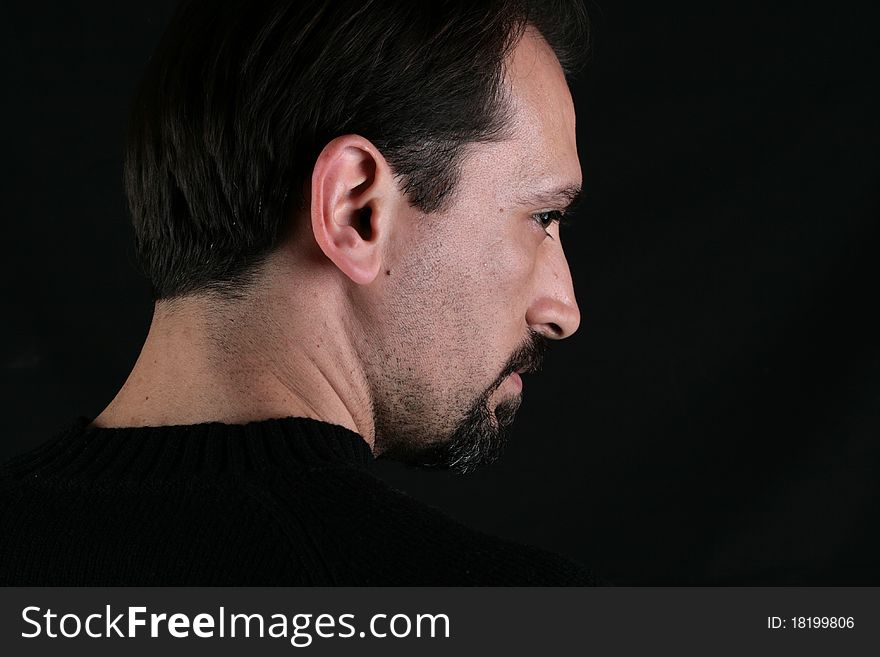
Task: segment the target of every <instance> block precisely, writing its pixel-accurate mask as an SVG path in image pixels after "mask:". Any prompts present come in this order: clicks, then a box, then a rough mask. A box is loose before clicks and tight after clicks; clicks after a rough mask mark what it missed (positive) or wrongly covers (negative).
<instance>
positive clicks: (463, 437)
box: [374, 330, 547, 474]
mask: <svg viewBox="0 0 880 657" xmlns="http://www.w3.org/2000/svg"><path fill="white" fill-rule="evenodd" d="M546 347H547V339H546V338H545V337H544V336H542V335H541V334H540V333H538V332H536V331H533V330H530V331H529V334H528V336H527V338H526V339H525V341H524V342H523V344H522V345H520V346H519V347H518V348H517V349H516V351H515V352H514V353H513V355H512V356H511V357H510V358H509V359H508V361H507V363H506V364H505V366H504V368H503V369H502V370H501V373H500V374H499V375H498V377H497V378H496V379H495V381H493V382H492V384H491V385H490V386H489V387H488V388H486V389H485V390H484V391H483V392H482V393H480V394H479V395H478V396H477V398H476V399H475V400H474V401H473V403H472V404H471V405H470V407H469V408H468V410H467V411H466V412H465V413H464V416H463V417H462V419H461V420H460V421H459V422H458V424H457V425H456V426H455V428H454V429H453V430H452V432H451V433H448V434H447V435H445V436H441V437H439V438H438V437H437V436H436V432H432V433H433V436H434V437H433V438H432V439H431V440H429V441H427V442H415V443H414V442H413V441H412V440H406V439H404V438H403V437H401V438H400V439H398V440H393V441H392V440H387V438H388V437H390V436H392V435H394V434H396V433H397V432H396V431H395V430H394V428H393V418H385V420H386V421H384V422H380V418H378V417H377V418H374V419H375V421H376V423H375V425H374V426H375V427H376V435H377V444H379V442H380V437H382V438H383V440H381V442H384V443H386V445H387V449H383V450H382V451H381V456H382V457H388V458H392V459H395V460H397V461H401V462H403V463H406V464H407V465H411V466H415V467H420V468H434V469H446V470H450V471H452V472H456V473H459V474H465V473H469V472H473V471H474V470H476V469H477V468H480V467H483V466H486V465H489V464H491V463H494V462H495V461H497V460H498V458H499V457H500V456H501V454H502V452H503V450H504V447H505V445H506V444H507V435H508V427H510V425H511V424H513V420H514V418H515V417H516V412H517V410H519V407H520V404H521V403H522V395H521V394H516V395H513V396H511V397H506V398H505V399H503V400H501V401H500V402H498V404H497V405H496V406H495V409H494V411H493V410H492V407H491V397H492V394H493V393H494V392H495V391H496V390H497V389H498V388H499V387H501V384H502V383H504V380H505V379H506V378H507V377H508V376H510V375H511V374H513V373H514V372H535V371H537V370H539V369H540V367H541V363H542V362H543V358H544V353H545V351H546ZM422 429H423V431H422V432H424V430H425V429H427V428H422ZM388 443H391V445H388Z"/></svg>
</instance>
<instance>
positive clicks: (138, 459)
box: [9, 417, 373, 479]
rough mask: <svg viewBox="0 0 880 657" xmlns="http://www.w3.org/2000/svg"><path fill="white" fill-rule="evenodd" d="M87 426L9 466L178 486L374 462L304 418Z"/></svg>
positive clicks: (340, 434)
mask: <svg viewBox="0 0 880 657" xmlns="http://www.w3.org/2000/svg"><path fill="white" fill-rule="evenodd" d="M91 421H92V420H91V419H90V418H86V417H78V418H77V419H76V420H74V421H73V422H72V423H71V424H70V425H69V426H68V427H67V428H66V429H64V430H63V431H62V432H60V433H59V434H58V435H56V436H55V437H54V438H53V439H52V440H50V441H48V442H46V443H44V444H43V445H41V446H40V447H38V448H37V449H36V450H34V451H32V452H30V453H28V454H24V455H22V456H20V457H19V458H17V459H15V460H14V462H13V463H10V464H9V465H12V467H13V469H14V470H20V471H21V470H27V471H28V472H29V473H30V474H31V475H36V476H38V477H39V476H43V477H47V478H48V477H69V476H77V477H84V478H98V479H100V478H103V477H105V476H110V477H120V476H121V477H125V478H133V479H142V478H143V479H151V478H160V479H177V478H180V477H188V476H193V475H207V476H212V475H222V474H247V473H259V472H267V471H273V470H274V471H277V470H287V471H290V470H296V469H302V468H309V467H320V466H328V465H334V464H335V465H347V466H355V467H365V466H367V465H369V464H370V463H371V462H372V461H373V455H372V453H371V451H370V447H369V445H368V444H367V442H366V441H365V440H364V439H363V438H361V436H360V435H358V434H356V433H354V432H353V431H349V430H348V429H346V428H344V427H341V426H338V425H335V424H328V423H326V422H319V421H318V420H312V419H308V418H300V417H285V418H275V419H268V420H259V421H256V422H249V423H247V424H223V423H220V422H206V423H202V424H189V425H173V426H160V427H126V428H113V429H108V428H97V427H90V426H89V424H90V423H91Z"/></svg>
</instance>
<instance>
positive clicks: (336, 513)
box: [286, 468, 595, 586]
mask: <svg viewBox="0 0 880 657" xmlns="http://www.w3.org/2000/svg"><path fill="white" fill-rule="evenodd" d="M286 494H287V495H290V496H292V497H294V498H296V499H299V500H300V502H301V503H302V504H303V505H304V506H307V507H308V516H309V518H310V522H311V530H310V532H311V533H312V535H313V537H314V539H315V540H317V541H319V542H320V543H321V544H322V545H324V546H325V554H328V555H329V554H333V555H335V556H336V557H337V558H336V559H331V561H333V562H334V563H345V564H348V565H350V566H352V567H353V571H352V572H351V573H349V570H348V568H342V569H341V570H340V572H339V573H337V574H338V575H340V576H343V577H347V576H349V574H350V575H351V577H353V578H354V579H356V580H358V582H360V583H366V584H389V585H392V584H401V585H544V586H560V585H581V586H588V585H592V584H594V583H595V581H594V578H593V575H592V573H591V572H590V571H589V570H588V569H587V568H585V567H584V566H582V565H581V564H579V563H577V562H575V561H572V560H570V559H567V558H565V557H563V556H561V555H558V554H555V553H553V552H550V551H547V550H544V549H541V548H538V547H534V546H530V545H526V544H521V543H517V542H514V541H511V540H508V539H504V538H500V537H496V536H492V535H490V534H487V533H484V532H482V531H479V530H476V529H473V528H471V527H468V526H467V525H465V524H463V523H461V522H459V521H457V520H455V519H454V518H452V517H451V516H450V515H449V514H447V513H446V512H445V511H443V510H441V509H439V508H436V507H434V506H431V505H429V504H426V503H424V502H422V501H419V500H417V499H415V498H413V497H412V496H410V495H408V494H407V493H405V492H403V491H401V490H398V489H396V488H394V487H392V486H390V485H388V484H387V483H386V482H384V481H383V480H381V479H380V478H379V477H377V476H376V475H375V474H373V473H372V472H369V471H367V470H361V469H338V468H329V469H322V470H320V471H313V472H310V473H309V475H308V476H307V477H299V479H298V481H296V483H294V484H293V485H290V486H288V487H287V490H286ZM361 578H363V580H362V579H361ZM364 580H365V581H364ZM343 583H344V582H343Z"/></svg>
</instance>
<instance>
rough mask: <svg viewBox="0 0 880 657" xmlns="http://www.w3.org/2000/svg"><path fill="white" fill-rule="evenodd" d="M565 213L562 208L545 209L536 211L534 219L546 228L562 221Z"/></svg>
mask: <svg viewBox="0 0 880 657" xmlns="http://www.w3.org/2000/svg"><path fill="white" fill-rule="evenodd" d="M564 215H565V213H564V212H563V211H562V210H545V211H543V212H536V213H535V214H533V215H532V219H534V220H535V221H536V222H537V223H538V225H539V226H540V227H541V228H543V229H544V230H546V229H548V228H550V225H551V224H552V223H553V222H560V221H562V217H563V216H564Z"/></svg>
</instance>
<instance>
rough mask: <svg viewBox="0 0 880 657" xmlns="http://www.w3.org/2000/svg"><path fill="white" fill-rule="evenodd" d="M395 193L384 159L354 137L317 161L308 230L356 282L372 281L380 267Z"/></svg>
mask: <svg viewBox="0 0 880 657" xmlns="http://www.w3.org/2000/svg"><path fill="white" fill-rule="evenodd" d="M396 189H397V188H396V185H395V184H394V179H393V175H392V173H391V167H390V166H389V165H388V163H387V162H386V161H385V158H384V157H383V156H382V154H381V153H380V152H379V150H378V149H377V148H376V147H375V146H374V145H373V144H372V143H371V142H370V141H369V140H367V139H364V138H363V137H360V136H358V135H343V136H341V137H337V138H336V139H334V140H333V141H331V142H330V143H328V144H327V145H326V146H325V147H324V149H323V150H322V151H321V154H320V155H319V156H318V159H317V161H316V162H315V167H314V169H313V170H312V184H311V205H310V213H311V222H312V232H313V233H314V236H315V240H316V241H317V243H318V246H320V248H321V250H322V251H323V252H324V255H326V256H327V257H328V258H329V259H330V260H331V261H332V262H333V263H334V264H335V265H336V266H337V267H338V268H339V269H340V271H342V272H343V273H344V274H345V275H346V276H348V277H349V278H350V279H351V280H352V281H354V282H355V283H358V284H361V285H364V284H367V283H370V282H372V281H373V279H375V278H376V276H377V274H378V273H379V271H380V269H381V267H382V249H381V246H382V242H383V241H384V239H385V232H386V231H387V230H388V224H389V219H390V213H391V212H392V210H393V208H394V205H395V203H394V200H395V199H394V195H395V193H396Z"/></svg>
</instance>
